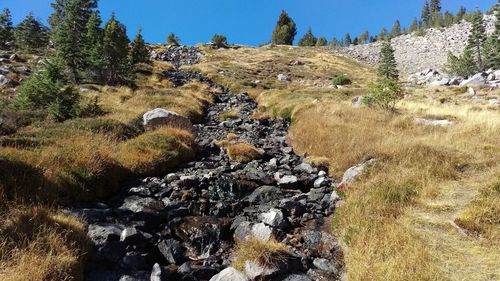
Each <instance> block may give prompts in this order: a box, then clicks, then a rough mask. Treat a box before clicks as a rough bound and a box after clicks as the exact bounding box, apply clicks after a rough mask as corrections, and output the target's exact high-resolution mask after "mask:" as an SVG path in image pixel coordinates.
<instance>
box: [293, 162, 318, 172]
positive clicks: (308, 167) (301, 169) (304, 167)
mask: <svg viewBox="0 0 500 281" xmlns="http://www.w3.org/2000/svg"><path fill="white" fill-rule="evenodd" d="M294 170H295V171H296V172H302V173H307V174H312V173H314V172H316V169H315V168H313V166H311V165H310V164H307V163H302V164H300V165H298V166H297V167H295V169H294Z"/></svg>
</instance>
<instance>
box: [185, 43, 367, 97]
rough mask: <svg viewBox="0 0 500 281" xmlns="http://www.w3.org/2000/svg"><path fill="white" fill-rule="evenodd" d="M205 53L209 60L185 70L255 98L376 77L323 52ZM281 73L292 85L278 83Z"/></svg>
mask: <svg viewBox="0 0 500 281" xmlns="http://www.w3.org/2000/svg"><path fill="white" fill-rule="evenodd" d="M203 51H204V52H205V53H206V56H205V57H204V58H203V61H202V63H201V64H198V65H196V66H190V67H185V68H187V69H193V70H198V71H201V72H203V73H204V74H206V75H207V76H208V77H209V78H211V79H212V80H214V81H215V82H217V83H220V84H222V85H225V86H227V87H229V88H230V89H231V90H232V91H233V92H247V93H249V94H250V95H251V96H254V97H256V96H257V95H259V94H260V93H261V92H262V91H265V90H268V89H283V90H285V89H287V90H290V89H298V88H306V87H311V88H316V89H320V88H326V87H328V86H330V85H331V84H332V82H331V80H332V79H333V78H334V77H335V76H337V75H340V74H346V75H347V76H349V77H352V78H353V85H352V87H354V88H356V87H359V86H362V85H366V84H367V83H368V82H369V81H371V79H372V78H373V77H374V76H373V72H372V71H371V69H370V68H369V67H366V66H363V65H361V64H359V63H356V62H353V61H351V60H349V59H347V58H342V57H338V56H335V55H334V54H333V53H330V52H328V51H326V52H325V50H324V49H321V48H290V47H289V46H273V47H271V46H266V47H261V48H249V47H242V48H238V49H219V50H214V49H211V48H203ZM280 73H284V74H287V75H288V76H289V77H290V79H291V80H292V81H291V82H281V81H277V76H278V74H280ZM256 81H258V83H256Z"/></svg>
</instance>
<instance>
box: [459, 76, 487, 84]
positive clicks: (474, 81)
mask: <svg viewBox="0 0 500 281" xmlns="http://www.w3.org/2000/svg"><path fill="white" fill-rule="evenodd" d="M485 85H486V78H485V77H484V76H483V74H482V73H478V74H476V75H474V76H472V77H471V78H469V79H466V80H464V81H462V83H460V86H485Z"/></svg>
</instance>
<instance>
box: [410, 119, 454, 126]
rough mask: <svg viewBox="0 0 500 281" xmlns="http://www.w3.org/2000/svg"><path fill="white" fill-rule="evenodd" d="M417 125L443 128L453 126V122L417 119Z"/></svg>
mask: <svg viewBox="0 0 500 281" xmlns="http://www.w3.org/2000/svg"><path fill="white" fill-rule="evenodd" d="M415 123H417V124H422V125H428V126H441V127H447V126H450V125H453V122H452V121H450V120H446V119H443V120H430V119H424V118H415Z"/></svg>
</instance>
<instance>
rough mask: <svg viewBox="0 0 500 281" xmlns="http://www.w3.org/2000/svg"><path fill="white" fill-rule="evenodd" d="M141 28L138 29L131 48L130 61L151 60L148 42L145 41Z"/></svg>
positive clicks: (132, 62) (142, 61)
mask: <svg viewBox="0 0 500 281" xmlns="http://www.w3.org/2000/svg"><path fill="white" fill-rule="evenodd" d="M141 32H142V31H141V29H139V30H138V31H137V34H136V35H135V38H134V41H132V44H131V48H130V55H129V57H130V63H131V64H136V63H146V62H148V61H149V51H148V49H147V47H146V43H145V42H144V38H143V37H142V34H141Z"/></svg>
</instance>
